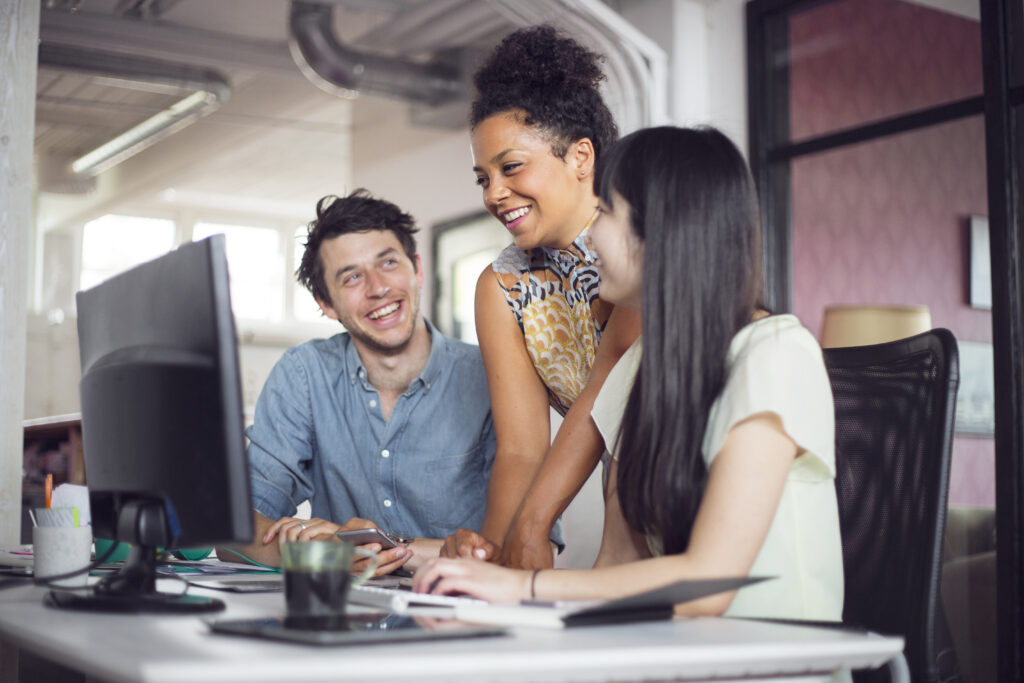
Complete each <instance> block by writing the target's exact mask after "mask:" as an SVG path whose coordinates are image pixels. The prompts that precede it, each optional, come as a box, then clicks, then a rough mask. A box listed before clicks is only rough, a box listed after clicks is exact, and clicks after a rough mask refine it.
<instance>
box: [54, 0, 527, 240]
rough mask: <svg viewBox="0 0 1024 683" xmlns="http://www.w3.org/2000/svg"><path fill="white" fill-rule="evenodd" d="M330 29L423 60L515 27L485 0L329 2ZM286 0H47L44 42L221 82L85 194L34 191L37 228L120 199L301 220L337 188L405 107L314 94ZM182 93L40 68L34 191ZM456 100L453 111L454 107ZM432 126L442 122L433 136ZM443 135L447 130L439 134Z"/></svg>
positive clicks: (354, 41)
mask: <svg viewBox="0 0 1024 683" xmlns="http://www.w3.org/2000/svg"><path fill="white" fill-rule="evenodd" d="M331 4H333V5H334V6H335V9H334V19H335V32H336V35H337V36H338V38H339V39H340V40H342V41H344V42H345V43H346V44H347V45H348V46H350V47H352V48H354V49H357V50H360V51H372V52H373V53H375V54H382V55H385V56H401V57H403V58H407V59H415V60H424V59H431V58H432V57H433V56H434V55H435V54H436V53H437V52H438V51H441V50H446V49H449V48H453V47H462V46H476V47H478V48H479V49H481V50H483V49H485V48H486V47H488V46H490V45H493V44H494V43H495V42H496V41H497V40H498V39H499V38H500V36H501V35H502V34H503V33H504V32H506V31H508V30H510V29H511V28H512V24H510V23H509V22H508V21H506V20H505V19H504V18H503V17H502V16H501V15H500V14H498V13H495V12H494V11H493V10H492V9H490V7H489V6H488V4H487V3H486V2H483V1H482V0H334V2H332V3H331ZM289 7H290V3H289V2H288V1H287V0H50V1H49V2H44V9H43V11H42V15H43V16H42V22H41V27H40V39H41V41H42V42H43V43H44V44H47V43H50V44H61V45H72V46H75V47H78V48H83V49H86V50H99V51H103V52H113V53H117V54H120V55H126V56H130V55H137V56H142V57H147V58H151V59H158V60H160V61H163V62H169V63H174V64H187V65H191V66H201V67H204V68H208V69H213V70H215V71H217V72H219V73H220V74H222V75H223V76H224V77H225V78H226V80H227V81H228V82H229V83H230V86H231V95H230V97H229V98H228V100H227V101H226V102H225V103H224V104H223V105H222V106H220V107H219V108H218V109H217V110H216V111H215V112H213V113H212V114H209V115H208V116H206V117H205V118H202V119H200V120H199V121H198V122H197V123H194V124H192V125H191V126H189V127H188V128H185V129H184V130H182V131H180V132H178V133H175V134H174V135H171V136H169V137H167V138H166V139H164V140H162V141H161V142H158V143H156V144H155V145H153V146H152V147H150V148H149V149H147V150H145V151H143V152H141V153H139V154H138V155H137V156H135V157H134V158H131V159H129V160H127V161H125V162H123V163H122V164H120V165H119V166H117V167H115V168H113V169H112V170H110V171H106V172H104V173H103V174H102V177H100V178H99V179H98V180H99V183H98V185H97V188H96V189H95V190H93V191H92V192H90V193H88V194H78V195H56V194H53V193H50V192H44V193H42V194H41V195H40V196H41V200H40V211H39V218H40V223H41V225H42V227H43V228H44V229H50V228H53V227H60V226H61V225H64V224H67V223H68V222H69V221H70V222H74V219H81V218H82V217H83V216H86V215H88V214H89V213H96V212H103V211H109V210H112V209H113V208H115V207H116V206H118V205H119V204H123V203H125V202H128V203H133V204H142V205H146V204H149V203H156V204H159V203H160V202H164V203H173V204H175V205H176V206H182V205H185V206H195V207H212V208H220V209H224V210H227V211H247V212H253V213H269V214H278V215H301V216H305V215H306V214H307V213H308V211H309V207H310V206H311V205H312V204H313V202H315V201H316V199H317V198H319V197H321V196H323V195H325V194H328V193H337V192H339V191H343V190H344V188H345V187H346V186H347V184H348V181H349V178H350V176H351V164H352V159H351V154H352V152H351V150H352V144H351V140H352V136H353V135H358V134H359V131H360V129H361V127H366V128H367V129H374V130H380V129H381V124H382V123H384V122H388V123H389V125H394V126H410V125H412V124H411V123H410V122H409V119H410V111H411V110H410V107H411V105H409V104H406V103H403V102H397V101H394V100H382V99H379V98H375V97H372V96H361V97H360V98H359V99H357V100H355V101H351V100H347V99H343V98H340V97H337V96H335V95H333V94H328V93H326V92H323V91H321V90H320V89H318V88H317V87H316V86H314V85H313V84H312V83H311V82H310V81H309V80H307V79H306V78H305V77H304V76H303V75H302V74H301V73H300V71H299V69H298V67H297V66H295V63H294V60H293V59H292V58H291V56H290V54H289V52H288V47H287V40H288V37H289V29H288V12H289ZM187 94H189V93H188V91H187V90H180V89H179V90H178V91H176V90H175V89H173V88H172V89H168V88H166V87H160V88H156V87H153V86H152V84H150V85H146V84H139V83H124V82H113V81H111V79H109V78H104V77H102V76H98V75H95V74H90V73H82V72H74V71H70V70H67V69H63V68H52V67H48V66H46V65H40V68H39V72H38V87H37V104H36V133H35V149H36V153H37V169H38V173H37V176H38V177H39V185H40V188H41V189H42V190H47V189H58V188H59V183H56V182H55V181H54V180H52V179H51V176H50V171H51V170H52V169H53V168H55V167H56V168H59V169H64V168H65V167H66V166H67V164H68V162H70V160H72V159H74V158H76V157H77V156H79V155H81V154H84V153H85V152H87V151H89V150H91V149H93V148H95V147H96V146H98V145H99V144H102V143H103V142H105V141H107V140H109V139H111V138H112V137H114V136H116V135H118V134H119V133H121V132H123V131H125V130H127V129H128V128H130V127H132V126H134V125H136V124H137V123H139V122H141V121H143V120H145V119H147V118H149V117H151V116H153V115H154V114H156V113H157V112H159V111H161V110H162V109H164V108H166V107H168V106H169V105H171V104H173V103H174V102H177V101H179V100H180V99H181V98H183V97H184V96H186V95H187ZM464 111H465V106H464V105H463V106H462V107H461V111H460V113H459V115H460V117H461V116H464V113H462V112H464ZM441 132H442V131H440V130H439V134H440V133H441ZM443 132H450V131H443Z"/></svg>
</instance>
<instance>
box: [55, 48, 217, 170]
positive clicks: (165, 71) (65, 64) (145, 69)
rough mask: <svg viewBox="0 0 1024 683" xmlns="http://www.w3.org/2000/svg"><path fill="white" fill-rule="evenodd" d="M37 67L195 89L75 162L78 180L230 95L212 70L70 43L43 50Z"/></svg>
mask: <svg viewBox="0 0 1024 683" xmlns="http://www.w3.org/2000/svg"><path fill="white" fill-rule="evenodd" d="M39 66H41V67H49V68H55V69H61V70H63V71H77V72H81V73H88V74H91V75H94V76H99V77H103V78H107V79H112V80H113V81H114V82H117V81H122V82H125V83H143V84H147V85H153V84H158V85H161V86H165V87H167V88H168V89H170V90H171V91H192V92H191V93H190V94H189V95H188V96H186V97H185V98H184V99H182V100H180V101H178V102H176V103H174V104H173V105H171V106H170V107H168V108H166V109H164V110H163V111H160V112H158V113H157V114H155V115H154V116H151V117H150V118H148V119H146V120H145V121H143V122H142V123H139V124H138V125H136V126H133V127H132V128H130V129H129V130H127V131H125V132H123V133H121V134H120V135H118V136H116V137H114V138H113V139H111V140H109V141H107V142H105V143H103V144H102V145H100V146H99V147H97V148H95V149H93V150H92V151H90V152H87V153H86V154H84V155H82V156H81V157H79V158H78V159H76V160H74V161H73V162H72V163H71V171H72V173H73V174H74V175H76V176H80V177H92V176H96V175H98V174H100V173H102V172H103V171H105V170H107V169H108V168H111V167H112V166H115V165H116V164H119V163H121V162H122V161H124V160H125V159H128V158H129V157H132V156H134V155H136V154H138V153H139V152H141V151H142V150H144V149H146V148H148V147H150V146H152V145H154V144H156V143H157V142H159V141H160V140H163V139H164V138H166V137H167V136H169V135H172V134H173V133H176V132H177V131H179V130H181V129H182V128H184V127H185V126H188V125H190V124H192V123H194V122H195V121H197V120H199V119H200V118H202V117H203V116H206V115H208V114H210V113H212V112H213V111H215V110H216V109H217V108H218V107H219V106H220V105H221V104H223V103H224V102H225V101H227V99H228V97H230V95H231V87H230V85H229V84H228V81H227V79H226V78H224V77H223V76H221V75H220V74H219V73H217V72H216V71H213V70H211V69H202V68H197V67H193V66H187V65H181V64H168V63H166V62H159V61H155V60H151V59H144V58H140V57H129V56H126V55H115V54H110V53H104V52H96V51H94V50H85V49H82V48H77V47H71V46H67V45H49V44H46V43H43V44H40V46H39Z"/></svg>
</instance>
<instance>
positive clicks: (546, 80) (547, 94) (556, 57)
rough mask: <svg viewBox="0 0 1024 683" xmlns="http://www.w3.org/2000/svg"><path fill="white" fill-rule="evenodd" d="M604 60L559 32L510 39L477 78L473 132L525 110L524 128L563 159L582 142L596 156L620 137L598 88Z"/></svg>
mask: <svg viewBox="0 0 1024 683" xmlns="http://www.w3.org/2000/svg"><path fill="white" fill-rule="evenodd" d="M603 61H604V56H603V55H599V54H597V53H596V52H592V51H590V50H588V49H587V48H585V47H583V46H582V45H580V44H579V43H577V42H576V41H575V40H573V39H572V38H568V37H566V36H564V35H561V34H560V33H559V32H558V31H557V30H556V29H555V28H554V27H552V26H547V25H541V26H531V27H528V28H522V29H519V30H518V31H515V32H514V33H511V34H509V35H508V36H506V37H505V39H504V40H502V41H501V43H499V44H498V46H497V47H496V48H494V52H492V53H491V55H490V57H489V58H488V59H487V61H486V62H484V64H483V66H481V67H480V69H478V70H477V72H476V74H475V75H474V76H473V84H474V85H475V86H476V90H477V96H476V99H475V100H474V101H473V106H472V108H471V109H470V118H469V123H470V127H472V128H476V127H477V125H479V124H480V122H481V121H483V120H484V119H486V118H488V117H489V116H491V115H493V114H498V113H501V112H508V111H515V110H522V111H524V112H526V117H525V120H524V123H526V124H527V125H530V126H536V127H538V128H539V129H540V130H541V131H542V132H543V134H545V136H546V137H548V138H550V140H551V151H552V152H553V153H554V154H555V156H557V157H558V158H560V159H561V158H564V157H565V154H566V152H567V151H568V149H569V145H570V144H572V143H573V142H575V141H576V140H579V139H580V138H589V139H590V141H591V142H592V143H593V144H594V154H595V157H597V158H600V157H601V152H602V151H604V150H606V149H608V148H609V147H610V146H611V145H612V143H614V142H615V140H616V139H617V138H618V137H619V132H618V128H617V127H616V126H615V120H614V119H613V118H612V113H611V112H610V111H609V110H608V106H607V105H606V104H605V103H604V99H602V97H601V93H600V92H598V85H599V84H600V83H601V81H602V80H604V78H605V76H604V73H603V72H602V71H601V62H603Z"/></svg>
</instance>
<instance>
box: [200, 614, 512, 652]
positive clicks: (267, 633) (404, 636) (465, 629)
mask: <svg viewBox="0 0 1024 683" xmlns="http://www.w3.org/2000/svg"><path fill="white" fill-rule="evenodd" d="M208 625H209V626H210V628H211V629H212V630H213V631H214V632H216V633H226V634H231V635H241V636H254V637H257V638H271V639H273V640H284V641H290V642H293V643H304V644H306V645H350V644H356V643H359V644H369V643H397V642H408V641H412V640H436V639H444V638H477V637H481V636H497V635H503V634H504V633H506V631H507V629H505V628H503V627H494V626H482V625H480V624H471V623H468V622H463V621H456V620H454V619H438V618H434V617H417V616H409V615H405V614H387V615H383V614H379V613H378V614H374V613H371V614H353V615H348V616H347V617H346V618H345V619H344V621H343V622H342V623H338V624H333V625H332V627H331V628H316V629H311V628H302V627H296V626H293V625H291V624H289V623H287V620H286V618H285V617H267V618H263V619H218V620H216V621H210V622H208Z"/></svg>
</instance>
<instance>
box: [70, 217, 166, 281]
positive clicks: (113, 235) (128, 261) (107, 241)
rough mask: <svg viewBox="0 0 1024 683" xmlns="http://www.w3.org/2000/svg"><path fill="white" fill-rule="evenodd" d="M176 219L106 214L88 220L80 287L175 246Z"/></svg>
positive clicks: (83, 237)
mask: <svg viewBox="0 0 1024 683" xmlns="http://www.w3.org/2000/svg"><path fill="white" fill-rule="evenodd" d="M175 242H176V234H175V225H174V221H170V220H166V219H162V218H143V217H141V216H118V215H113V214H110V215H107V216H103V217H101V218H97V219H96V220H94V221H90V222H88V223H86V224H85V227H84V230H83V232H82V270H81V275H80V277H79V280H78V286H79V289H89V288H90V287H94V286H95V285H98V284H99V283H101V282H103V281H104V280H106V279H107V278H110V277H112V276H114V275H116V274H118V273H120V272H121V271H124V270H127V269H128V268H131V267H132V266H137V265H139V264H140V263H144V262H146V261H149V260H151V259H154V258H156V257H157V256H160V255H162V254H164V253H166V252H167V251H169V250H171V249H173V248H174V245H175Z"/></svg>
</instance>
